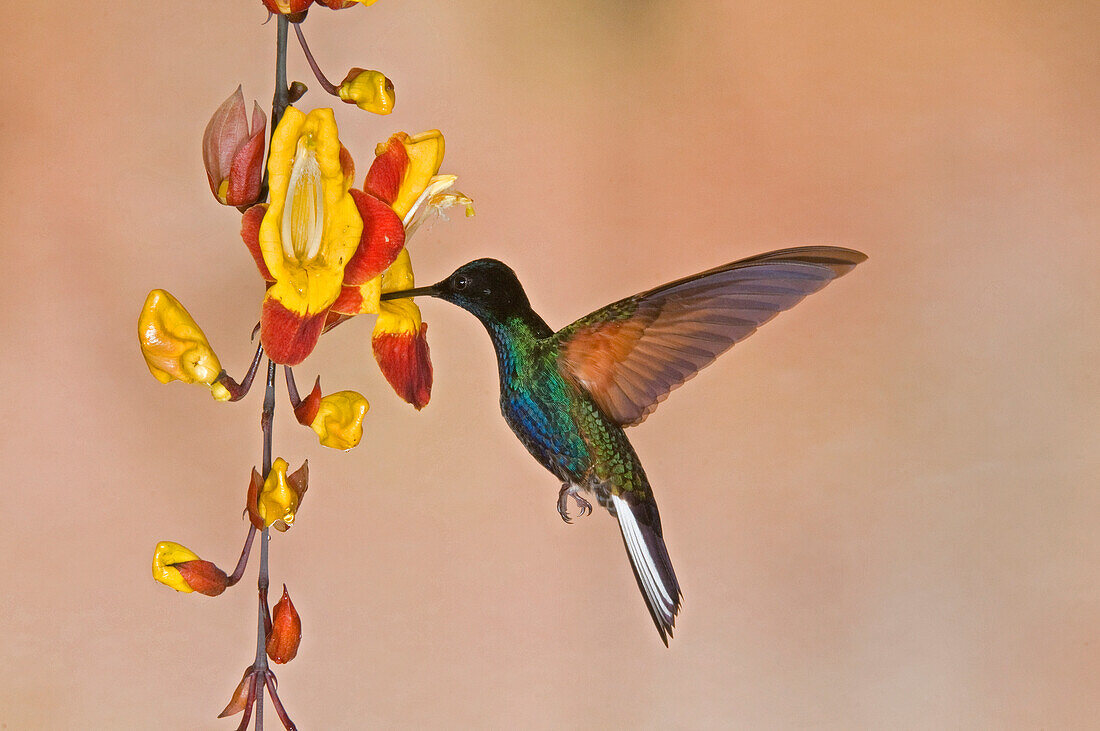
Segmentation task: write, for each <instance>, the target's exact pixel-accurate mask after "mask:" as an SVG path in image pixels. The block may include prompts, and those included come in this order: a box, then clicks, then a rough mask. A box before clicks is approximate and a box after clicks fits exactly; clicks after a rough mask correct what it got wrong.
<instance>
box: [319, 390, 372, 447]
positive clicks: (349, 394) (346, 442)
mask: <svg viewBox="0 0 1100 731" xmlns="http://www.w3.org/2000/svg"><path fill="white" fill-rule="evenodd" d="M369 408H370V404H368V403H367V400H366V399H365V398H363V396H362V394H359V393H356V392H355V391H338V392H336V393H330V394H329V395H328V396H325V397H323V398H322V399H321V401H320V403H319V404H318V406H317V415H316V416H315V417H314V418H313V420H312V421H311V422H310V424H309V426H310V428H311V429H313V431H315V432H316V433H317V436H318V437H319V438H320V440H321V445H322V446H325V447H331V448H332V449H343V450H345V451H346V450H348V449H351V448H353V447H355V446H356V445H358V444H359V440H361V439H362V438H363V417H365V416H366V415H367V409H369Z"/></svg>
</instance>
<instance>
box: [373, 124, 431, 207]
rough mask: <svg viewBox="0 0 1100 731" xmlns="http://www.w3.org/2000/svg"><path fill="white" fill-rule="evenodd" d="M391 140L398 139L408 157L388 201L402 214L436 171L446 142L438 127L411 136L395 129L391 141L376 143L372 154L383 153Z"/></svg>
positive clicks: (422, 190) (429, 181) (414, 201)
mask: <svg viewBox="0 0 1100 731" xmlns="http://www.w3.org/2000/svg"><path fill="white" fill-rule="evenodd" d="M393 141H399V142H400V143H401V146H402V147H403V148H404V151H405V156H406V157H407V159H408V161H407V163H405V166H404V169H403V170H402V171H401V179H400V181H399V186H398V189H397V191H396V195H395V196H394V198H393V201H392V202H391V203H390V206H391V207H392V208H393V210H394V212H395V213H396V214H397V215H398V216H400V217H401V218H404V217H405V214H406V213H408V212H409V211H410V210H411V209H412V207H413V205H414V204H415V203H416V201H417V199H418V198H420V194H421V193H423V192H424V189H425V188H427V187H428V185H429V184H430V183H431V181H432V178H433V177H434V176H435V174H436V173H438V172H439V166H440V165H442V164H443V153H444V151H445V149H446V145H445V144H444V142H443V133H442V132H440V131H439V130H437V129H430V130H428V131H427V132H421V133H420V134H418V135H415V136H411V137H410V136H409V135H407V134H405V133H403V132H398V133H397V134H396V135H394V136H393V137H392V138H391V141H389V142H383V143H382V144H380V145H378V146H377V147H376V148H375V151H374V153H375V155H384V154H385V153H386V148H387V147H388V145H390V144H391V143H392V142H393Z"/></svg>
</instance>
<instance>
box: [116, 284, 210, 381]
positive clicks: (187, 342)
mask: <svg viewBox="0 0 1100 731" xmlns="http://www.w3.org/2000/svg"><path fill="white" fill-rule="evenodd" d="M138 342H139V343H140V344H141V354H142V355H143V356H145V365H147V366H148V367H149V372H150V373H152V374H153V377H154V378H156V379H157V380H158V381H160V382H161V383H168V382H169V381H182V382H184V383H202V384H204V385H206V386H208V387H209V388H210V392H211V394H212V395H213V396H214V398H215V399H217V400H218V401H227V400H229V398H230V393H229V391H228V390H226V388H225V386H223V385H221V384H220V383H218V382H217V378H218V376H219V375H220V374H221V371H222V366H221V363H220V362H219V361H218V356H217V355H216V354H215V353H214V349H213V348H211V347H210V341H208V340H207V339H206V335H205V334H204V333H203V331H202V328H200V327H199V326H198V323H196V322H195V320H194V318H193V317H191V313H189V312H188V311H187V309H186V308H185V307H184V306H183V305H182V304H180V301H179V300H178V299H176V298H175V297H173V296H172V295H171V294H169V293H168V292H166V291H165V290H163V289H154V290H153V291H152V292H150V293H149V296H148V297H146V298H145V304H144V305H142V308H141V314H140V315H139V316H138Z"/></svg>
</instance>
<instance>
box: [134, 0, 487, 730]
mask: <svg viewBox="0 0 1100 731" xmlns="http://www.w3.org/2000/svg"><path fill="white" fill-rule="evenodd" d="M262 2H263V4H264V5H265V6H266V7H267V9H268V10H269V11H270V12H271V13H272V14H274V15H275V16H276V18H277V23H276V54H275V92H274V97H273V100H272V105H271V118H270V125H271V126H270V131H269V132H268V129H269V128H268V118H267V116H266V115H265V114H264V112H263V110H261V109H260V107H259V105H258V104H256V103H253V109H252V114H251V118H249V115H248V113H247V112H248V109H247V106H246V104H245V97H244V94H243V93H242V89H241V87H239V86H238V87H237V89H236V91H234V92H233V94H231V95H230V96H229V98H228V99H226V100H225V101H224V102H223V103H222V104H221V106H219V107H218V109H217V110H216V111H215V112H214V114H213V116H212V117H211V118H210V121H209V123H208V124H207V126H206V130H205V132H204V134H203V139H202V157H203V163H204V165H205V168H206V173H207V182H208V184H209V186H210V191H211V193H212V194H213V195H214V198H215V199H216V200H217V202H218V203H220V204H221V205H224V206H229V207H234V208H236V209H237V210H238V211H239V212H240V214H241V224H240V237H241V239H242V240H243V242H244V244H245V247H246V249H247V251H248V252H249V253H250V254H251V256H252V258H253V261H255V263H256V268H257V270H258V271H259V274H260V278H261V280H262V281H263V283H264V294H263V298H262V300H261V301H259V302H258V303H257V304H258V308H257V315H258V321H259V324H258V325H257V330H258V331H259V340H260V342H259V347H258V348H257V350H256V354H255V356H254V358H253V359H252V363H251V365H250V366H249V368H248V370H247V371H246V373H245V375H244V378H242V379H241V380H240V381H237V380H235V379H234V378H232V377H230V376H229V375H228V373H227V372H226V371H225V369H224V368H223V367H222V364H221V361H219V359H218V356H217V355H216V353H215V352H214V349H213V347H212V346H211V345H210V342H209V341H208V339H207V337H206V335H205V334H204V333H203V331H202V328H200V327H199V325H198V323H196V322H195V320H194V318H193V317H192V316H191V314H190V313H189V312H188V311H187V309H186V308H185V307H184V306H183V304H181V303H180V301H179V300H178V299H176V298H175V297H174V296H172V295H171V294H170V293H168V292H167V291H165V290H163V289H154V290H152V291H151V292H150V293H149V295H148V297H147V298H146V300H145V304H144V306H143V307H142V310H141V313H140V315H139V317H138V341H139V343H140V345H141V351H142V355H143V356H144V357H145V362H146V365H148V367H149V371H150V373H152V375H153V376H154V377H155V378H156V379H157V380H159V381H161V382H162V383H168V382H169V381H173V380H177V381H181V382H183V383H191V384H201V385H202V386H204V387H205V388H207V389H209V390H210V393H211V395H212V396H213V397H214V398H215V399H216V400H218V401H227V402H232V401H239V400H241V399H243V398H244V397H245V396H246V395H247V394H248V392H249V390H250V389H251V386H252V383H253V381H254V379H255V377H256V375H257V373H258V372H259V369H260V365H261V363H262V362H263V361H264V359H265V357H266V361H267V368H266V379H265V382H266V385H265V390H264V399H263V405H262V410H261V419H260V424H261V431H262V444H263V449H262V458H261V466H260V468H258V469H257V468H253V469H252V472H251V477H250V479H249V482H248V487H247V490H246V492H245V514H246V515H247V519H248V533H247V536H246V537H245V541H244V546H243V547H242V549H241V554H240V558H239V559H238V561H237V565H236V567H235V568H234V569H233V571H232V573H229V574H227V573H225V571H223V570H222V569H220V568H219V567H218V566H216V565H215V564H214V563H212V562H210V561H207V560H204V559H202V558H200V557H199V556H198V555H197V554H196V553H194V552H192V551H191V550H190V549H188V548H186V547H184V546H182V545H180V544H178V543H173V542H170V541H161V542H159V543H157V545H156V548H155V549H154V552H153V565H152V570H153V578H154V579H156V580H157V581H159V582H160V583H162V584H164V585H165V586H168V587H171V588H173V589H175V590H176V591H179V592H182V593H196V592H197V593H200V594H205V595H206V596H212V597H213V596H218V595H220V594H221V593H222V592H224V591H225V590H226V589H228V588H229V587H232V586H234V585H236V584H237V583H238V582H239V581H240V580H241V578H242V577H243V576H244V573H245V570H246V568H247V565H248V560H249V556H250V554H251V550H252V544H253V542H254V539H255V536H256V534H257V533H259V534H260V536H261V540H260V550H259V554H260V556H259V570H258V573H257V590H258V597H259V602H258V604H259V607H258V612H257V638H256V653H255V657H254V659H253V660H252V662H251V663H250V664H249V665H248V667H246V668H245V671H244V674H243V677H242V678H241V682H240V683H239V684H238V686H237V688H236V689H235V690H234V691H233V693H232V695H231V698H230V701H229V704H228V705H227V706H226V707H225V709H224V710H223V711H222V713H221V716H220V717H226V716H232V715H236V714H242V718H241V721H240V725H239V726H238V729H246V728H248V726H249V724H250V723H251V722H252V719H253V718H255V728H256V729H262V728H263V712H264V694H265V690H266V692H267V694H268V697H269V698H270V701H271V704H272V706H273V707H274V709H275V712H276V713H277V714H278V716H279V719H280V721H281V722H282V724H283V726H284V727H285V728H287V729H292V728H295V726H294V723H293V722H292V721H291V720H290V717H289V715H288V714H287V712H286V709H285V708H284V707H283V705H282V702H281V701H280V700H279V696H278V693H277V691H276V681H275V675H274V673H273V672H272V670H271V667H270V663H285V662H289V661H290V660H292V659H294V657H295V656H296V655H297V653H298V649H299V643H300V642H301V637H302V621H301V617H300V616H299V615H298V612H297V610H296V609H295V608H294V604H293V603H292V602H291V598H290V592H289V591H288V590H287V588H286V586H285V585H284V586H283V592H282V598H281V599H280V600H279V601H278V602H277V603H276V604H275V606H274V608H271V607H269V604H268V587H269V584H270V577H269V565H268V563H269V562H268V539H269V537H270V530H271V529H272V528H274V529H275V530H276V531H279V532H286V531H288V530H289V529H290V528H291V527H292V526H293V525H294V524H295V521H296V519H297V516H298V513H299V511H300V510H301V507H302V502H303V499H304V497H305V493H306V490H307V489H308V487H309V465H308V464H307V463H305V462H303V463H302V464H301V466H300V467H298V468H297V469H291V466H290V463H289V462H287V460H285V459H283V458H282V457H278V458H274V459H273V453H272V429H271V426H272V420H273V418H274V413H275V396H276V375H277V369H278V366H280V365H281V366H282V367H283V374H284V378H285V380H286V393H287V396H288V397H289V401H290V405H291V408H292V411H293V414H294V417H295V419H296V420H297V421H298V422H299V423H300V424H302V425H303V426H306V427H309V428H310V429H312V430H313V431H314V432H315V433H316V434H317V437H318V439H319V440H320V443H321V444H322V445H324V446H326V447H330V448H333V449H337V450H349V449H352V448H353V447H355V446H357V445H358V444H359V442H360V440H361V439H362V437H363V424H364V420H365V418H366V415H367V412H368V409H369V408H370V405H369V404H368V402H367V399H366V398H365V397H364V396H363V395H361V394H359V393H357V392H356V391H350V390H344V391H337V392H335V393H329V394H327V395H326V394H324V393H323V392H322V390H321V380H320V378H319V377H318V378H317V379H316V382H315V384H314V386H313V389H312V390H311V391H310V392H309V393H308V394H306V395H305V397H302V396H301V395H300V394H299V393H298V388H297V384H296V382H295V379H294V372H293V366H296V365H298V364H300V363H301V362H302V361H304V360H305V359H306V358H307V357H308V356H309V355H310V353H311V352H312V351H313V349H314V347H315V346H316V345H317V342H318V340H319V339H320V337H321V336H322V335H323V334H324V333H326V332H328V331H329V330H331V329H332V328H334V327H336V326H337V325H339V324H341V323H342V322H344V321H346V320H349V319H351V318H354V317H356V316H358V315H365V314H374V315H376V316H377V317H376V320H375V324H374V331H373V333H372V336H371V343H372V349H373V352H374V356H375V360H376V361H377V363H378V366H379V368H380V369H381V371H382V373H383V374H384V375H385V377H386V380H387V381H388V382H389V383H390V385H391V386H392V387H393V388H394V391H395V392H396V393H397V394H398V396H400V397H401V398H402V399H404V400H405V401H407V402H409V403H410V404H412V406H414V407H415V408H416V409H418V410H419V409H422V408H423V407H424V406H426V405H427V403H428V401H429V399H430V397H431V387H432V364H431V357H430V353H429V349H428V343H427V330H428V326H427V323H425V322H424V321H423V320H422V319H421V316H420V310H419V309H418V308H417V307H416V305H415V304H414V303H413V302H412V300H408V299H405V300H395V301H392V302H382V301H381V300H380V297H381V295H382V294H383V293H384V292H389V291H394V290H398V289H407V288H410V287H412V286H413V270H412V262H411V259H410V257H409V252H408V248H407V245H408V243H409V240H410V239H411V238H412V236H413V234H414V233H415V232H416V230H417V229H418V228H419V227H420V226H421V225H422V224H423V223H424V221H425V220H427V219H428V218H429V217H431V216H433V215H436V214H439V213H440V212H441V211H443V210H444V209H446V208H449V207H451V206H456V205H457V206H461V207H463V208H464V209H465V211H466V215H473V206H472V202H471V201H470V199H469V198H468V197H467V196H465V195H464V194H462V193H460V192H458V191H457V190H455V189H454V184H455V181H456V178H455V176H453V175H440V174H439V169H440V165H441V164H442V162H443V154H444V141H443V135H442V134H441V133H440V132H439V131H438V130H429V131H427V132H423V133H420V134H416V135H409V134H407V133H405V132H397V133H395V134H392V135H390V136H389V138H388V139H387V140H386V141H384V142H381V143H379V144H378V145H377V146H376V148H375V151H374V153H375V156H374V159H373V161H372V162H371V164H370V166H369V168H368V170H367V172H366V175H365V176H364V179H363V183H362V185H361V186H360V187H356V171H355V163H354V159H353V157H352V154H351V152H350V151H349V149H348V147H346V146H345V145H344V143H343V141H342V140H341V139H340V136H339V130H338V128H337V123H336V114H335V112H334V110H333V109H332V108H326V107H323V106H322V107H319V108H312V109H310V108H306V107H302V108H299V107H297V106H292V104H294V103H297V102H298V101H299V100H300V99H302V98H303V95H304V94H305V93H306V92H307V89H306V86H305V85H304V84H302V83H301V82H294V83H293V84H288V83H287V77H286V56H287V41H288V37H289V29H290V27H291V26H293V28H294V32H295V35H296V36H297V38H298V41H299V44H300V46H301V49H302V52H303V53H304V55H305V58H306V60H307V62H308V63H309V66H310V68H311V69H312V70H313V73H314V75H315V76H316V78H317V82H318V83H319V85H320V87H321V90H322V91H323V92H324V93H327V94H329V95H331V96H333V97H334V98H337V99H340V100H341V101H343V102H345V103H347V104H351V105H355V106H356V107H358V108H359V109H363V110H366V111H368V112H372V113H375V114H382V115H384V114H388V113H390V112H391V111H392V109H393V106H394V102H395V96H394V87H393V83H392V82H391V81H390V80H389V79H388V78H387V77H386V76H385V75H384V74H383V73H381V72H379V71H373V70H367V69H362V68H358V67H357V68H353V69H351V70H350V71H348V73H347V75H346V76H345V78H344V80H343V81H342V82H341V83H340V84H339V85H336V84H333V83H331V82H330V81H328V79H327V78H326V77H325V76H324V74H323V73H322V71H321V69H320V66H319V64H318V63H317V61H316V59H315V58H314V57H313V54H312V53H311V52H310V50H309V46H308V44H307V43H306V39H305V35H304V33H303V31H302V27H301V24H302V23H303V22H304V21H305V19H306V16H307V13H308V11H309V9H310V6H311V5H312V4H313V0H262ZM374 2H375V0H317V4H318V5H322V6H325V7H327V8H329V9H331V10H345V9H348V8H350V7H352V6H353V5H357V4H362V5H368V6H369V5H372V4H374ZM265 132H268V134H266V135H265ZM265 139H269V140H270V144H269V145H268V149H267V154H266V155H265V154H264V152H265V150H264V143H265Z"/></svg>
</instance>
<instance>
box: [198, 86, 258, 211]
mask: <svg viewBox="0 0 1100 731" xmlns="http://www.w3.org/2000/svg"><path fill="white" fill-rule="evenodd" d="M266 128H267V117H266V116H265V115H264V113H263V110H261V109H260V105H259V104H256V103H255V102H253V111H252V127H251V129H250V128H249V126H248V116H247V114H246V109H245V105H244V94H242V93H241V87H239V86H238V87H237V90H236V91H235V92H233V93H232V94H230V95H229V98H228V99H226V100H225V101H224V102H222V105H221V106H220V107H218V111H216V112H214V116H212V117H211V118H210V121H209V122H208V123H207V124H206V131H205V132H203V135H202V161H203V164H204V165H205V166H206V179H207V180H208V181H209V183H210V192H211V193H213V194H214V197H215V198H217V199H218V202H219V203H221V204H222V205H228V206H248V205H251V204H253V203H255V202H256V201H257V200H258V199H259V197H260V182H261V179H262V178H263V167H264V130H265V129H266Z"/></svg>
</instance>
